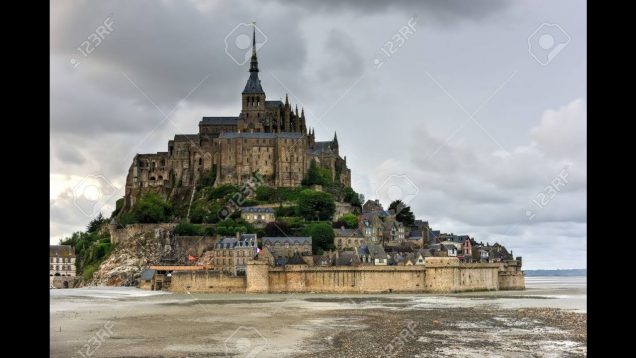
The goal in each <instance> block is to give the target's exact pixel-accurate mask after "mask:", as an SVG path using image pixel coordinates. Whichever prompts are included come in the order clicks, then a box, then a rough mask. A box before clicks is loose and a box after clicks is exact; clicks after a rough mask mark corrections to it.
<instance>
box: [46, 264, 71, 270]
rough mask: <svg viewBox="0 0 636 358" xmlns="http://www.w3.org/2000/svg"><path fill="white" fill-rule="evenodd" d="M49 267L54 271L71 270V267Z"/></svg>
mask: <svg viewBox="0 0 636 358" xmlns="http://www.w3.org/2000/svg"><path fill="white" fill-rule="evenodd" d="M50 266H51V268H50V269H51V270H55V271H60V270H61V271H70V270H73V268H72V266H71V265H50Z"/></svg>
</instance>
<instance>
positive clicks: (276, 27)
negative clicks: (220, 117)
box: [51, 1, 305, 113]
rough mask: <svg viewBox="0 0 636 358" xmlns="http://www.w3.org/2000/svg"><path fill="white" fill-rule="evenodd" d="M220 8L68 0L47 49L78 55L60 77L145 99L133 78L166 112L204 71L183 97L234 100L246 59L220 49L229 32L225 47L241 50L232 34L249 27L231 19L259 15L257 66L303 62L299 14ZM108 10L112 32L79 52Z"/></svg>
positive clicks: (67, 56)
mask: <svg viewBox="0 0 636 358" xmlns="http://www.w3.org/2000/svg"><path fill="white" fill-rule="evenodd" d="M177 5H178V6H177ZM218 7H219V9H215V10H214V11H213V10H210V11H203V10H201V9H198V8H197V7H196V6H195V5H194V4H193V3H190V2H183V3H182V2H178V3H172V2H155V1H134V2H103V3H102V2H86V3H78V4H75V3H74V4H73V6H72V7H70V6H68V7H67V8H64V9H63V10H62V9H58V13H59V17H57V18H56V20H55V21H53V23H52V32H54V33H55V34H56V36H55V37H54V40H53V41H52V49H51V51H52V53H53V54H56V55H58V56H59V57H61V58H63V59H64V61H66V62H69V61H70V60H71V59H72V58H78V59H80V60H81V64H80V65H79V66H78V68H77V69H76V70H75V71H72V72H69V73H65V74H64V75H63V76H61V77H59V80H60V81H63V82H66V81H67V80H68V79H69V78H71V77H73V76H78V77H82V78H83V79H89V80H90V81H91V82H92V83H93V84H94V86H95V87H96V88H97V89H98V90H101V91H104V92H107V93H110V94H119V95H121V96H122V97H125V98H137V99H138V100H139V103H140V104H142V105H144V106H146V105H149V103H148V100H147V99H146V98H145V96H140V94H139V93H138V90H137V89H136V88H134V85H133V84H132V83H131V81H132V82H134V83H135V85H136V86H138V87H139V88H140V89H141V90H142V91H144V92H145V93H146V94H147V96H148V97H149V98H150V99H151V100H152V101H153V102H155V103H156V104H157V106H158V107H159V108H160V109H161V110H162V111H164V112H165V113H168V112H170V110H171V109H172V108H173V107H174V106H175V105H176V104H177V103H178V102H179V101H180V100H181V99H183V98H184V97H186V96H187V95H188V93H189V92H190V91H192V90H193V89H194V87H195V86H196V85H197V84H198V83H199V82H200V81H202V80H203V79H204V78H206V76H208V75H209V77H208V78H207V80H205V82H203V83H202V84H201V85H200V87H199V88H198V89H197V90H196V91H194V92H192V93H191V94H190V96H188V98H187V100H188V101H189V102H190V103H195V104H196V103H204V104H207V105H215V104H227V103H228V101H231V100H237V99H236V96H237V93H240V91H241V90H242V86H243V85H244V81H245V77H246V72H247V70H248V66H249V64H243V65H242V66H239V65H237V64H236V63H235V62H233V61H232V59H231V58H230V57H229V56H228V55H226V53H225V49H226V45H225V38H226V36H228V35H229V37H228V46H229V52H232V53H235V52H238V53H239V54H240V53H241V51H243V50H241V49H237V48H236V44H235V41H234V40H235V39H236V36H237V34H241V33H244V32H245V31H246V30H249V29H248V28H247V27H246V26H243V27H239V28H238V29H237V31H239V32H232V30H233V29H235V28H236V27H237V25H239V24H240V23H237V21H236V20H237V19H244V21H245V22H249V21H250V20H252V19H256V20H261V21H258V26H259V28H261V29H262V30H263V32H264V33H265V35H266V36H267V42H266V43H265V45H264V46H263V48H262V49H261V52H262V54H261V58H262V59H261V67H266V68H268V69H269V70H273V71H275V70H279V69H286V68H300V67H302V64H303V62H304V56H305V49H304V44H303V43H302V40H301V38H300V35H299V33H300V32H299V31H298V18H297V17H293V16H288V15H287V14H288V12H287V13H285V14H282V13H280V12H278V11H275V10H276V8H275V6H269V7H268V8H265V9H260V10H262V11H258V10H259V9H257V8H250V7H245V6H242V4H241V3H240V2H236V3H235V2H232V3H221V4H218ZM109 16H110V17H112V22H113V28H114V30H113V32H112V33H110V34H108V35H107V36H106V37H105V39H104V40H103V41H102V43H101V44H100V45H99V46H98V47H97V48H96V49H95V50H94V51H93V52H92V53H91V54H90V55H89V56H88V57H86V58H84V57H82V56H81V55H79V52H78V50H77V48H78V46H80V44H81V43H82V41H84V40H86V39H87V37H88V36H89V35H90V34H91V33H93V32H95V29H96V28H97V27H98V26H99V25H101V24H102V23H103V22H104V20H105V19H106V18H108V17H109ZM235 50H236V51H235ZM245 51H249V49H247V50H245ZM237 57H238V55H237ZM66 65H67V66H68V63H66ZM124 74H125V75H127V76H128V77H129V79H130V81H129V79H128V78H127V77H126V76H125V75H124ZM54 80H55V78H54Z"/></svg>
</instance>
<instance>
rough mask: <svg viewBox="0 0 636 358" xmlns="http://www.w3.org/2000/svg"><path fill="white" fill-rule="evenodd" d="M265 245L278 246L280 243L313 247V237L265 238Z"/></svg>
mask: <svg viewBox="0 0 636 358" xmlns="http://www.w3.org/2000/svg"><path fill="white" fill-rule="evenodd" d="M262 240H263V244H270V245H273V244H276V243H280V244H286V243H288V244H290V245H293V244H294V243H296V242H297V243H299V244H301V245H303V244H310V245H311V237H305V236H282V237H269V236H267V237H264V238H263V239H262Z"/></svg>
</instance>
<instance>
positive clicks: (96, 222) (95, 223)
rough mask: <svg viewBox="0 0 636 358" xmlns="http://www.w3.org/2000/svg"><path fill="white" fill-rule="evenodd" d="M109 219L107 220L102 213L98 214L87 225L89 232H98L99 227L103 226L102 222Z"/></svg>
mask: <svg viewBox="0 0 636 358" xmlns="http://www.w3.org/2000/svg"><path fill="white" fill-rule="evenodd" d="M107 221H108V220H106V219H105V218H104V216H103V215H102V213H99V215H97V216H96V217H95V218H94V219H93V220H91V221H90V222H89V223H88V225H87V226H86V231H87V232H96V231H97V230H99V228H100V227H101V226H102V224H104V223H105V222H107Z"/></svg>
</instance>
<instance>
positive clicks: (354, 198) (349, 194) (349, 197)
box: [343, 188, 362, 206]
mask: <svg viewBox="0 0 636 358" xmlns="http://www.w3.org/2000/svg"><path fill="white" fill-rule="evenodd" d="M343 200H344V202H345V203H350V204H351V205H353V206H362V202H361V201H360V194H358V193H356V192H355V190H353V189H352V188H345V190H344V198H343Z"/></svg>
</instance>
